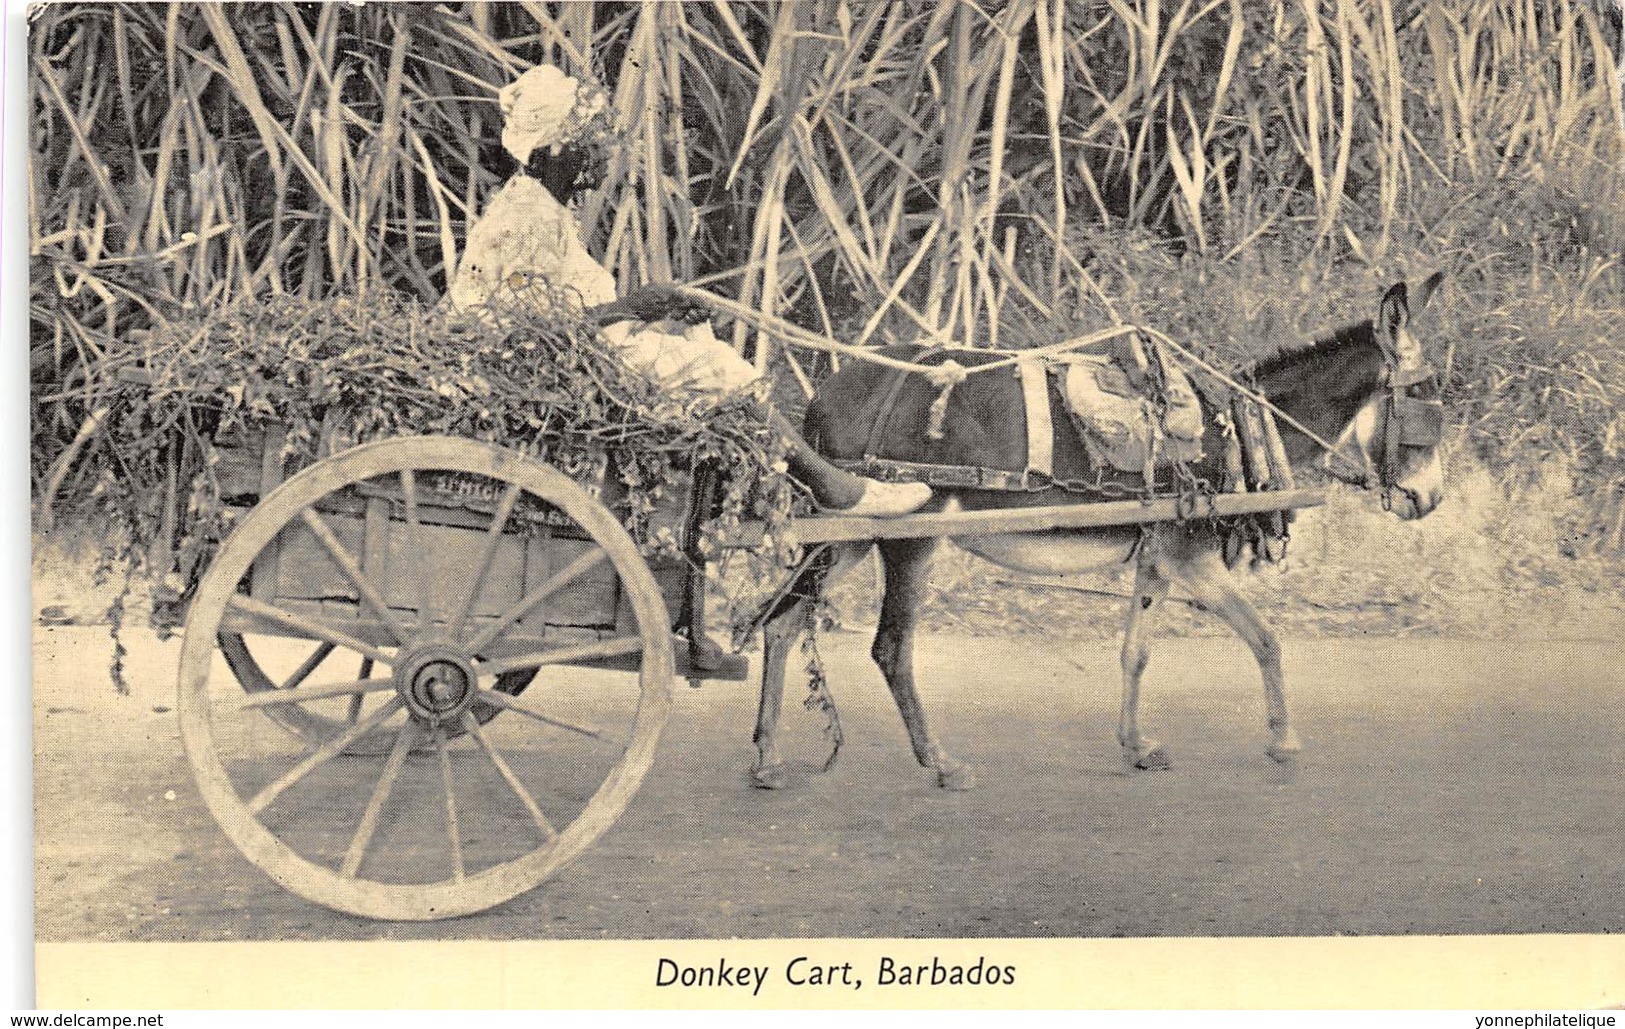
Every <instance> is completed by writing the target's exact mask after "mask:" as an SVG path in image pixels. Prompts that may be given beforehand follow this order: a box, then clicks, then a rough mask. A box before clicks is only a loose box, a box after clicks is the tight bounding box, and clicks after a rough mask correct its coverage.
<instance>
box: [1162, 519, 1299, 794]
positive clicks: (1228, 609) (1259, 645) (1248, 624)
mask: <svg viewBox="0 0 1625 1029" xmlns="http://www.w3.org/2000/svg"><path fill="white" fill-rule="evenodd" d="M1179 576H1180V578H1182V579H1184V580H1185V582H1186V583H1187V585H1189V587H1190V590H1191V594H1192V595H1193V596H1194V597H1195V599H1196V601H1197V603H1199V604H1201V605H1202V606H1203V607H1205V608H1207V609H1208V610H1210V611H1213V612H1214V613H1216V614H1217V615H1218V616H1219V617H1220V618H1223V619H1224V620H1225V622H1226V623H1227V624H1228V625H1229V626H1230V628H1232V629H1234V630H1235V631H1236V635H1238V636H1240V637H1241V638H1242V639H1243V640H1244V641H1246V643H1247V646H1248V647H1249V648H1251V650H1252V652H1253V657H1254V658H1256V659H1257V660H1258V669H1259V671H1260V672H1261V673H1263V676H1264V708H1265V711H1266V712H1267V714H1268V716H1269V727H1270V745H1269V747H1268V748H1266V749H1267V751H1268V753H1269V756H1270V757H1272V758H1274V759H1275V760H1277V761H1281V762H1285V761H1288V760H1290V759H1291V758H1292V756H1293V755H1294V754H1297V753H1298V752H1299V751H1301V750H1302V749H1303V744H1302V743H1301V742H1299V740H1298V734H1297V732H1296V731H1295V730H1294V729H1293V728H1292V723H1291V721H1290V720H1289V719H1288V717H1287V711H1286V680H1285V677H1284V676H1282V674H1281V644H1280V641H1279V640H1277V639H1276V638H1275V633H1274V632H1273V631H1272V630H1271V629H1270V627H1269V626H1268V625H1266V624H1264V619H1263V618H1262V617H1261V616H1260V615H1259V613H1258V609H1257V608H1255V607H1253V605H1252V602H1251V601H1249V600H1248V599H1247V598H1246V597H1244V596H1242V595H1241V593H1240V592H1239V591H1238V590H1237V589H1236V584H1235V580H1234V579H1232V578H1231V576H1230V571H1229V569H1227V568H1225V566H1224V561H1223V559H1222V558H1221V557H1220V556H1219V553H1218V551H1217V550H1207V551H1203V552H1201V553H1199V554H1195V555H1192V556H1191V557H1190V558H1189V559H1188V560H1187V561H1185V562H1182V567H1181V568H1180V569H1179Z"/></svg>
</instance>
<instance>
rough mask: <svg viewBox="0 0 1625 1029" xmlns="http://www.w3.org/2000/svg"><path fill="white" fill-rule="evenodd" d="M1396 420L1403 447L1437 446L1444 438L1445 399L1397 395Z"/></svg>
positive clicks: (1395, 401)
mask: <svg viewBox="0 0 1625 1029" xmlns="http://www.w3.org/2000/svg"><path fill="white" fill-rule="evenodd" d="M1394 420H1395V421H1396V422H1397V423H1398V425H1397V428H1398V430H1399V445H1400V446H1402V447H1432V446H1437V445H1438V444H1439V441H1440V440H1442V439H1443V438H1444V402H1443V401H1440V400H1418V399H1416V398H1415V397H1404V396H1401V397H1395V398H1394Z"/></svg>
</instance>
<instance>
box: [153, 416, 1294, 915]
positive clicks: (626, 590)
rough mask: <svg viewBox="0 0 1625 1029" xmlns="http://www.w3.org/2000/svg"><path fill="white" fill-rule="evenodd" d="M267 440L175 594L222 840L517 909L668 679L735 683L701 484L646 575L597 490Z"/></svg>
mask: <svg viewBox="0 0 1625 1029" xmlns="http://www.w3.org/2000/svg"><path fill="white" fill-rule="evenodd" d="M281 449H282V448H281V446H280V441H279V440H278V439H277V438H276V437H275V435H274V434H273V435H272V437H271V438H270V439H265V438H263V437H255V438H249V439H245V440H242V441H241V445H240V446H238V447H236V448H234V449H233V448H228V449H227V450H226V451H225V454H226V456H225V459H224V460H223V461H222V463H221V464H220V465H219V466H218V467H217V474H218V475H219V477H220V479H221V482H222V488H223V490H224V493H225V495H226V496H227V497H228V498H232V499H235V500H236V501H237V503H238V505H239V506H238V508H237V510H238V515H237V517H236V521H235V525H234V527H233V528H232V530H231V532H230V533H229V535H228V536H227V537H226V538H225V539H224V540H223V541H222V542H221V544H220V547H219V550H218V552H217V554H216V555H215V558H214V560H213V563H212V564H211V566H210V567H209V568H208V570H207V571H206V573H205V574H204V576H203V578H202V580H201V581H200V583H199V585H198V588H197V591H196V593H195V595H194V597H193V599H192V601H191V604H190V608H189V612H188V617H187V621H186V626H185V638H184V643H183V646H182V651H181V659H180V698H179V705H178V708H179V715H180V721H181V731H182V738H183V741H184V743H185V747H186V752H187V755H188V756H189V758H190V759H191V762H192V765H193V768H194V771H195V773H196V777H197V781H198V785H199V788H200V790H201V792H202V794H203V797H204V800H205V801H206V802H207V804H208V806H209V809H210V810H211V812H212V813H213V814H214V817H215V818H216V820H217V821H218V822H219V824H220V826H221V828H222V829H224V831H225V833H226V835H227V836H228V837H230V838H231V840H232V841H233V843H235V844H236V845H237V847H238V848H239V849H240V850H241V851H242V852H243V854H244V855H246V856H247V857H248V859H249V860H250V861H252V862H253V863H254V864H255V865H257V866H259V867H260V868H261V869H262V870H264V871H265V872H266V873H267V874H269V875H270V876H271V877H272V878H273V879H275V880H276V881H277V882H279V883H281V884H282V885H283V886H284V887H286V888H287V889H289V890H291V891H293V892H294V893H297V894H299V895H300V896H303V897H305V898H307V899H309V900H312V901H315V902H317V903H320V904H324V905H327V906H329V907H332V908H336V909H338V910H341V911H346V912H351V913H354V914H358V915H364V916H368V917H373V918H384V919H434V918H446V917H452V916H456V915H463V914H469V913H472V912H476V911H481V910H484V909H486V908H489V907H491V906H494V905H496V904H499V903H502V902H504V901H507V900H510V899H512V898H514V897H517V896H519V895H520V894H522V893H525V892H526V891H528V890H531V889H533V888H534V887H536V886H537V885H538V884H540V883H541V882H542V881H543V880H545V879H546V878H548V876H550V875H551V874H552V873H553V872H555V871H556V870H558V869H559V868H560V867H562V866H563V865H564V864H565V863H566V862H568V861H570V860H571V859H572V858H574V857H575V856H576V855H578V854H580V853H581V852H582V851H583V850H585V849H586V848H587V847H588V846H589V845H591V844H592V843H593V841H595V840H596V839H597V838H598V837H599V836H600V835H601V834H602V833H603V832H604V831H605V830H606V829H608V828H609V827H610V825H611V824H613V823H614V822H615V820H616V819H617V818H618V817H619V816H620V814H621V813H622V812H623V811H624V810H625V808H626V806H627V804H628V802H629V801H630V800H631V798H632V795H633V793H634V792H635V791H636V790H637V788H638V786H639V784H640V783H641V781H642V779H643V777H644V775H645V774H646V773H647V772H648V770H649V767H650V764H651V763H652V761H653V759H654V755H655V747H656V742H657V740H658V738H659V735H660V731H661V728H662V726H663V724H664V722H665V720H666V717H667V714H668V712H669V711H670V708H671V703H672V693H671V689H672V684H673V682H674V680H675V679H677V678H678V677H680V676H688V677H690V678H691V679H698V678H715V677H725V678H733V679H739V678H743V672H744V668H743V664H744V662H743V660H742V659H731V660H729V659H722V658H719V656H718V655H715V654H711V653H707V652H706V651H705V649H704V647H703V646H702V644H701V641H702V640H703V638H704V636H703V632H702V631H701V629H702V627H703V624H704V614H703V612H704V569H703V562H701V561H700V560H699V559H698V557H697V555H696V554H695V552H694V550H693V547H692V543H693V537H694V535H695V529H696V527H697V524H698V519H699V518H700V517H701V516H702V515H703V514H704V511H703V507H704V504H705V502H706V501H705V496H706V493H707V490H706V487H705V484H704V483H685V484H679V485H678V486H676V487H674V489H673V490H672V491H671V495H672V503H671V504H669V505H667V507H666V508H665V509H662V510H660V511H657V512H656V514H655V516H654V522H655V524H656V525H664V526H666V527H668V528H671V529H672V530H673V531H674V533H675V535H676V537H677V538H678V540H679V545H680V547H681V548H683V549H684V550H685V551H686V556H685V557H680V558H673V559H669V560H660V561H654V562H651V561H648V560H646V559H645V557H644V555H643V551H642V549H640V547H639V544H638V542H637V541H635V540H634V539H633V538H632V537H631V536H630V535H629V534H628V532H627V530H626V529H625V528H624V527H623V525H622V520H621V518H620V517H618V516H617V514H616V513H615V511H614V507H615V498H614V497H613V496H607V495H605V492H604V491H600V492H599V493H598V494H597V495H594V493H592V492H589V490H587V489H586V488H584V487H583V486H581V485H579V484H578V483H577V482H576V481H574V480H572V479H571V478H570V477H569V476H566V475H564V474H562V473H561V472H559V471H557V470H555V469H553V468H551V467H548V466H546V465H545V464H542V463H540V462H539V461H537V460H535V459H534V458H531V457H528V456H526V455H524V454H521V453H518V452H516V451H513V450H508V449H503V448H501V447H497V446H494V445H491V444H486V443H479V442H474V441H470V440H465V439H453V438H446V437H406V438H399V439H391V440H386V441H382V442H377V443H370V444H366V445H363V446H359V447H356V448H354V449H351V450H347V451H345V452H342V453H338V454H335V455H333V456H331V457H328V458H326V459H324V460H322V461H319V462H317V463H316V464H314V465H312V466H311V467H309V468H306V469H304V470H303V471H300V472H298V473H297V474H294V475H292V476H289V477H287V478H286V479H284V477H283V471H282V465H281V458H280V454H281ZM1320 500H1321V497H1320V495H1319V494H1317V493H1312V492H1309V491H1293V492H1290V493H1286V492H1283V493H1274V494H1232V495H1221V496H1219V497H1216V498H1209V499H1207V500H1205V501H1204V504H1205V505H1209V506H1206V507H1204V509H1203V510H1201V511H1191V510H1188V509H1181V506H1180V504H1179V503H1178V502H1177V501H1175V500H1172V499H1169V500H1156V501H1150V502H1140V501H1125V502H1112V503H1101V504H1087V505H1074V506H1070V507H1043V508H1029V509H1023V510H1015V511H997V512H993V511H989V512H975V513H965V514H955V515H929V514H928V515H916V516H912V517H908V518H901V519H895V520H886V521H878V520H874V519H862V518H846V517H825V518H808V519H801V520H799V521H798V522H797V524H796V527H795V530H794V532H795V536H796V542H798V543H801V544H804V545H812V544H816V543H820V542H829V541H843V540H866V539H876V538H882V537H899V536H955V535H968V534H976V533H988V532H1012V531H1033V530H1039V529H1049V528H1056V527H1062V526H1098V525H1108V524H1126V523H1133V522H1146V521H1157V520H1169V519H1174V518H1179V517H1213V516H1224V515H1231V514H1242V513H1250V512H1253V511H1260V510H1280V509H1285V508H1291V507H1302V506H1308V505H1310V504H1314V503H1319V502H1320ZM742 542H749V541H748V539H747V540H745V541H742ZM267 718H269V719H270V720H271V721H274V722H275V723H276V724H277V725H280V726H281V727H282V728H283V729H285V730H287V733H281V732H267V731H266V729H267V728H268V725H267V722H266V719H267ZM288 734H291V736H292V739H290V738H289V735H288Z"/></svg>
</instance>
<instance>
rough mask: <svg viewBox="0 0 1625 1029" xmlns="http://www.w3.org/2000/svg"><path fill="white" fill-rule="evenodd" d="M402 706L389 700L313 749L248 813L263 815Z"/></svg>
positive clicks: (262, 794) (257, 798) (252, 804)
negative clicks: (291, 789)
mask: <svg viewBox="0 0 1625 1029" xmlns="http://www.w3.org/2000/svg"><path fill="white" fill-rule="evenodd" d="M405 706H406V701H404V700H402V699H401V698H400V697H392V698H390V700H389V702H388V703H386V704H385V705H384V706H382V707H380V708H379V709H378V710H377V711H374V712H373V713H372V714H371V715H369V716H368V717H367V718H366V720H365V721H362V722H359V723H357V724H356V725H354V726H352V727H351V728H350V730H349V731H348V732H346V733H345V734H344V735H342V736H335V737H334V738H333V739H331V740H328V741H327V742H326V743H324V744H322V745H321V746H320V747H318V748H316V749H315V750H314V751H312V752H311V753H310V754H309V755H308V756H307V757H306V758H305V759H304V760H303V761H300V762H299V763H298V764H296V765H294V766H293V767H292V768H290V769H288V770H287V772H285V773H283V775H282V777H281V778H280V779H278V780H277V781H276V782H273V783H272V784H271V785H269V786H267V787H265V789H263V790H260V791H259V792H258V793H256V794H254V799H252V800H250V801H249V802H248V810H249V813H250V814H255V815H257V814H259V813H260V812H261V811H264V810H265V809H266V807H268V806H269V805H270V803H271V802H272V801H273V800H275V799H277V798H278V797H280V796H281V795H282V794H283V793H284V792H285V791H286V790H287V789H288V788H289V787H290V786H293V785H294V784H295V783H297V782H299V780H301V779H303V778H304V777H305V776H307V775H309V774H310V773H311V772H313V771H315V770H316V769H317V768H318V767H319V766H320V765H322V764H324V763H326V762H328V761H331V760H333V759H334V758H335V757H337V756H338V755H339V754H341V753H343V751H344V748H345V747H348V746H349V745H350V744H352V743H354V742H355V741H356V740H359V739H360V738H361V737H363V736H365V735H366V734H367V733H369V732H372V731H373V730H374V729H376V728H378V727H379V726H380V725H383V724H384V720H385V719H387V718H388V717H389V716H390V715H392V714H394V713H395V712H397V711H399V710H400V709H401V708H402V707H405Z"/></svg>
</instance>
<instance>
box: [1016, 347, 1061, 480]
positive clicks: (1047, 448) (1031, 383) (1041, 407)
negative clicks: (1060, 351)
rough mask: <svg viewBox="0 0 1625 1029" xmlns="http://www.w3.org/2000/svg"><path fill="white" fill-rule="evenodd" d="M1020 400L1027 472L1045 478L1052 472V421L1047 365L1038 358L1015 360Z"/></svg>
mask: <svg viewBox="0 0 1625 1029" xmlns="http://www.w3.org/2000/svg"><path fill="white" fill-rule="evenodd" d="M1016 377H1017V378H1019V379H1020V380H1021V399H1022V402H1023V406H1024V407H1025V408H1026V413H1027V419H1026V421H1027V474H1028V475H1029V476H1032V475H1041V476H1043V477H1044V478H1046V479H1048V478H1050V477H1052V476H1054V474H1055V423H1054V421H1053V420H1052V418H1051V415H1050V402H1049V367H1048V365H1047V364H1046V362H1044V361H1042V360H1038V359H1022V360H1020V361H1017V362H1016Z"/></svg>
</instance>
